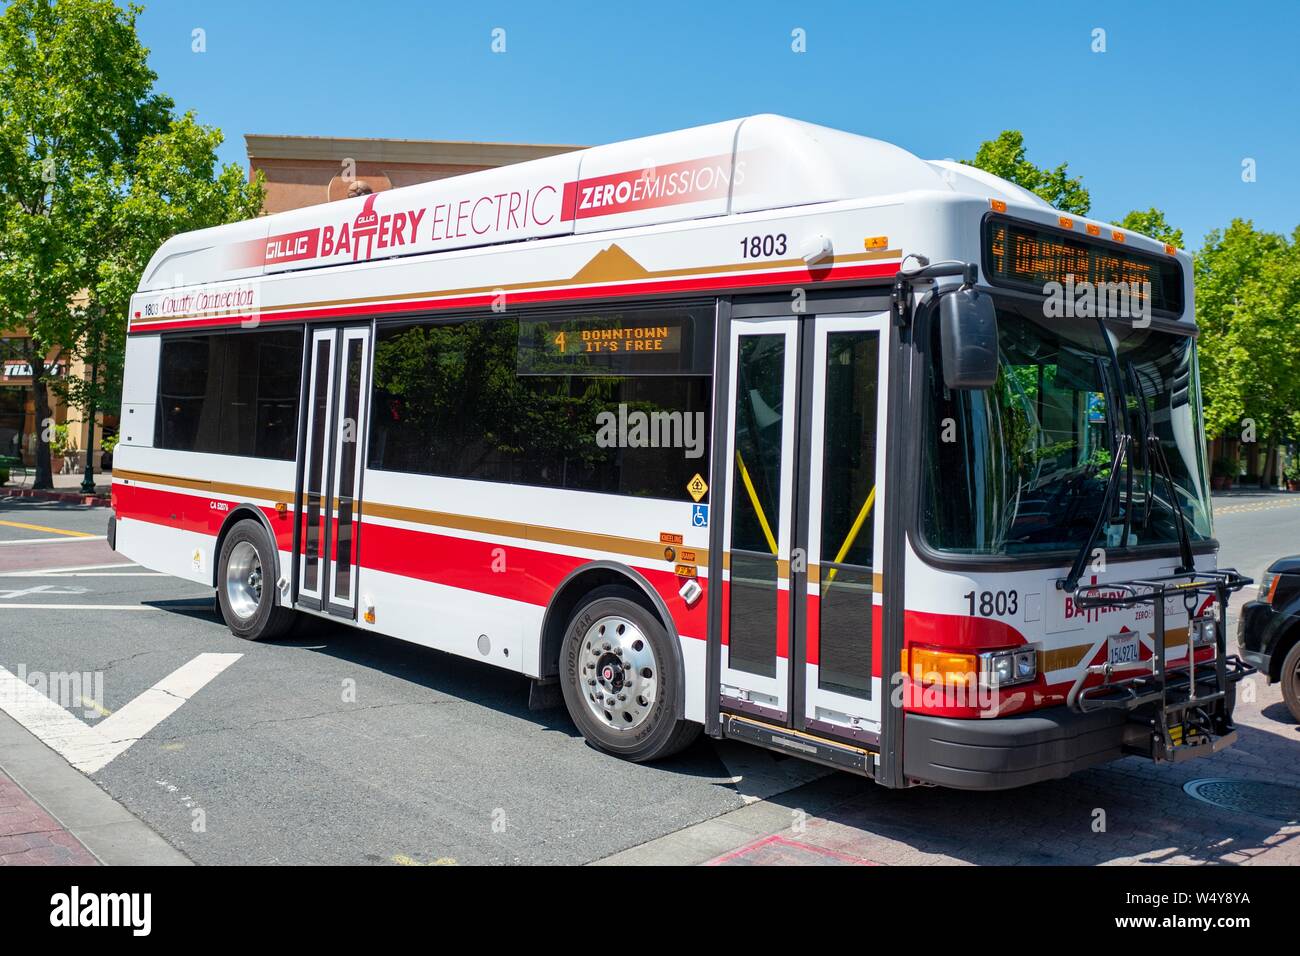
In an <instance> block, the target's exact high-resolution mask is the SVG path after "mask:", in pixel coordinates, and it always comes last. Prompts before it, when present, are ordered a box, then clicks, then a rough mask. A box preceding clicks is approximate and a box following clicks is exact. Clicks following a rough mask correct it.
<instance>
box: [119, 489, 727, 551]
mask: <svg viewBox="0 0 1300 956" xmlns="http://www.w3.org/2000/svg"><path fill="white" fill-rule="evenodd" d="M113 477H114V479H115V480H116V479H121V480H126V481H144V482H148V483H149V484H156V485H170V486H172V487H176V488H186V489H192V490H196V491H204V492H208V493H211V494H215V495H226V496H229V497H231V498H258V499H263V500H268V501H276V500H280V501H293V500H294V496H293V493H292V492H287V491H276V490H274V489H269V488H252V487H249V486H247V485H231V484H226V483H224V482H219V481H204V480H202V479H197V478H178V477H175V476H172V475H156V474H152V473H149V472H142V471H124V470H122V469H120V468H119V469H117V470H116V471H115V472H114V473H113ZM335 507H336V508H337V507H338V504H337V502H335ZM360 510H361V513H362V514H363V515H367V516H373V517H379V518H389V519H391V520H395V521H406V522H410V523H411V524H423V525H429V526H431V527H437V528H446V529H450V530H455V531H473V532H476V533H479V534H487V535H496V536H498V537H503V538H518V539H520V540H524V541H535V542H539V543H546V544H558V545H563V546H565V547H570V548H585V549H587V550H590V551H606V552H609V553H612V554H623V555H630V556H632V557H637V558H645V559H649V560H652V561H656V562H659V561H663V559H664V546H663V544H661V543H660V542H659V541H644V540H641V539H639V538H622V537H618V536H616V535H610V534H596V533H592V532H586V531H571V530H569V529H567V528H551V527H547V526H545V525H533V524H525V523H523V522H518V521H502V520H500V519H497V518H477V517H474V516H472V515H457V514H450V513H448V512H445V511H427V510H425V509H422V508H408V507H405V506H403V505H388V504H383V503H382V502H377V501H364V500H363V501H362V502H361V509H360ZM691 550H693V551H694V552H695V554H696V557H697V558H698V561H699V564H700V565H701V566H707V565H708V559H709V552H708V549H707V548H692V549H691Z"/></svg>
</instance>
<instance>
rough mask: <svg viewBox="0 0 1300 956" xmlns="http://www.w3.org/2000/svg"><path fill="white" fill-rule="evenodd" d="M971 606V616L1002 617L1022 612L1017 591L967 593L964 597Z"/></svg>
mask: <svg viewBox="0 0 1300 956" xmlns="http://www.w3.org/2000/svg"><path fill="white" fill-rule="evenodd" d="M962 597H963V598H965V599H966V601H967V603H968V604H969V605H970V613H971V616H972V617H974V616H975V615H976V614H977V613H978V614H979V615H980V616H981V617H1002V616H1004V615H1007V614H1015V613H1016V612H1017V611H1018V610H1020V597H1019V595H1017V594H1016V592H1015V591H979V592H975V591H967V592H966V593H965V594H963V595H962Z"/></svg>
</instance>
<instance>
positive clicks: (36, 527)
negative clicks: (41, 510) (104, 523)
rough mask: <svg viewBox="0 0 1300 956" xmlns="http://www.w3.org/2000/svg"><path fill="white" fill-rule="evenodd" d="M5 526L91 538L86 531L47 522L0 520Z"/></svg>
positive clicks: (71, 536)
mask: <svg viewBox="0 0 1300 956" xmlns="http://www.w3.org/2000/svg"><path fill="white" fill-rule="evenodd" d="M0 525H4V526H5V527H6V528H25V529H26V530H28V531H48V532H50V534H64V535H67V536H68V537H69V538H93V537H95V536H94V535H93V534H91V533H90V532H88V531H69V530H67V529H66V528H51V527H50V526H49V525H47V524H26V523H24V522H22V521H0Z"/></svg>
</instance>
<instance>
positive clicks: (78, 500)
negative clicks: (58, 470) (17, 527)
mask: <svg viewBox="0 0 1300 956" xmlns="http://www.w3.org/2000/svg"><path fill="white" fill-rule="evenodd" d="M83 477H84V475H83V474H82V473H80V472H78V473H77V474H74V475H54V476H53V480H54V489H53V490H52V491H33V490H32V475H31V473H30V472H28V473H27V474H26V475H24V476H14V477H11V478H10V479H9V481H8V483H6V484H3V485H0V498H3V497H6V496H9V497H15V498H39V499H43V500H45V501H65V502H71V503H73V504H88V505H97V506H106V505H108V504H109V495H110V494H111V493H112V490H113V488H112V484H113V473H112V472H102V473H101V472H95V494H94V495H93V496H92V495H86V494H83V493H82V491H81V482H82V479H83Z"/></svg>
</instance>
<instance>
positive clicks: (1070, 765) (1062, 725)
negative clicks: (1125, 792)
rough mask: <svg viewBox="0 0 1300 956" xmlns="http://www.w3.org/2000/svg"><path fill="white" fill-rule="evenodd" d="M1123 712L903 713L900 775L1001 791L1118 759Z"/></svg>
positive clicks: (1121, 752) (1057, 709)
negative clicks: (980, 715) (977, 715)
mask: <svg viewBox="0 0 1300 956" xmlns="http://www.w3.org/2000/svg"><path fill="white" fill-rule="evenodd" d="M1128 723H1129V721H1128V718H1127V716H1126V715H1125V714H1124V713H1121V712H1119V711H1115V710H1101V711H1095V712H1093V713H1090V714H1078V713H1075V712H1073V711H1071V710H1069V709H1068V708H1066V707H1053V708H1051V709H1050V710H1046V711H1040V712H1037V713H1033V714H1023V715H1020V716H1016V717H993V718H989V719H971V720H960V719H956V718H952V717H931V716H928V715H925V714H905V715H904V717H903V773H904V774H905V775H906V776H907V777H908V778H909V779H911V780H916V781H919V782H922V783H933V784H938V785H939V786H942V787H956V788H958V789H961V790H1006V789H1008V788H1010V787H1023V786H1025V785H1027V784H1031V783H1038V782H1039V781H1040V780H1055V779H1058V778H1061V777H1067V776H1069V775H1070V774H1072V773H1074V772H1075V771H1076V770H1082V769H1083V768H1085V767H1091V766H1095V765H1096V764H1100V763H1106V762H1107V761H1110V760H1116V759H1118V758H1119V757H1122V756H1124V754H1125V751H1124V738H1125V726H1126V725H1128Z"/></svg>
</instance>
